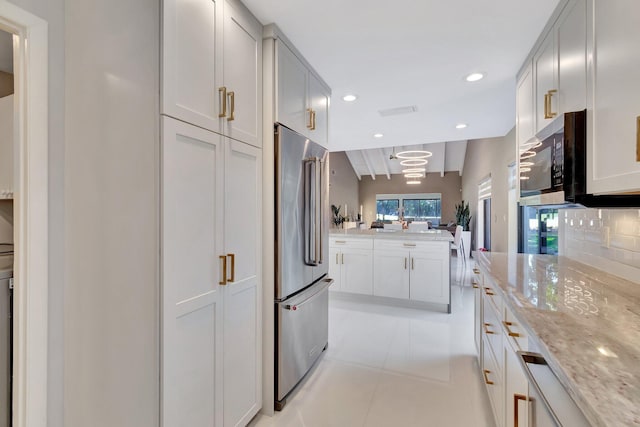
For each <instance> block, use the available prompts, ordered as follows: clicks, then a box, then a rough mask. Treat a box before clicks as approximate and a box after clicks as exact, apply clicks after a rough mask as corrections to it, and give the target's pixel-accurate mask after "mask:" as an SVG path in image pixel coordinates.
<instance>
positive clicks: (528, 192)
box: [519, 110, 587, 206]
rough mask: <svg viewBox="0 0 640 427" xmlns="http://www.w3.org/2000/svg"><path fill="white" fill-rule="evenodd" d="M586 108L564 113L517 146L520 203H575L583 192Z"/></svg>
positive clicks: (585, 163) (584, 189)
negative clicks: (518, 147)
mask: <svg viewBox="0 0 640 427" xmlns="http://www.w3.org/2000/svg"><path fill="white" fill-rule="evenodd" d="M586 115H587V113H586V110H583V111H575V112H571V113H565V114H563V115H562V116H560V117H558V118H557V119H556V120H555V121H553V122H552V123H551V124H550V125H549V126H547V127H545V129H543V131H542V132H541V133H539V134H538V135H536V137H535V138H533V139H532V140H530V141H528V142H526V143H525V144H522V145H521V146H520V150H519V154H520V163H519V172H520V204H521V205H530V206H536V205H565V204H577V203H580V202H581V201H582V200H583V197H584V196H586V193H587V191H586V190H587V188H586V182H587V176H586V175H587V158H586V149H587V147H586V145H587V139H586V134H587V128H586Z"/></svg>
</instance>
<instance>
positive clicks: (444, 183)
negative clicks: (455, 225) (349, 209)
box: [360, 172, 462, 224]
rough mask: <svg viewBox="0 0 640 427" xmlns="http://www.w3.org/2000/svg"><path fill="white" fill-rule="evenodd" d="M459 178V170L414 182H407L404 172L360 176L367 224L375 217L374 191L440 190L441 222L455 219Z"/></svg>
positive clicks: (383, 192)
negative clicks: (374, 176) (389, 174)
mask: <svg viewBox="0 0 640 427" xmlns="http://www.w3.org/2000/svg"><path fill="white" fill-rule="evenodd" d="M461 187H462V178H461V177H460V174H459V173H458V172H446V173H445V174H444V176H440V173H428V174H427V177H426V178H425V179H422V182H421V183H420V184H417V185H408V184H407V182H406V179H405V177H404V176H403V175H391V179H387V177H386V176H385V175H377V176H376V179H375V180H373V179H372V178H371V176H368V175H367V176H363V177H362V181H361V182H360V203H361V204H362V205H363V208H364V218H365V222H366V223H367V224H371V221H374V220H375V217H376V194H415V193H440V194H441V195H442V196H441V197H442V205H441V212H442V220H441V223H443V224H444V223H448V222H450V221H455V218H456V215H455V213H456V209H455V205H456V204H457V203H460V200H461Z"/></svg>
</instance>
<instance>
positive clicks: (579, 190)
mask: <svg viewBox="0 0 640 427" xmlns="http://www.w3.org/2000/svg"><path fill="white" fill-rule="evenodd" d="M586 115H587V113H586V111H584V110H583V111H576V112H572V113H567V114H565V115H564V150H563V151H564V153H563V154H564V172H563V174H564V180H563V181H564V182H563V186H562V189H563V190H564V194H565V200H567V201H569V202H574V203H575V202H577V199H576V197H580V196H582V195H584V194H586V193H587V147H586V146H587V144H586V141H587V126H586Z"/></svg>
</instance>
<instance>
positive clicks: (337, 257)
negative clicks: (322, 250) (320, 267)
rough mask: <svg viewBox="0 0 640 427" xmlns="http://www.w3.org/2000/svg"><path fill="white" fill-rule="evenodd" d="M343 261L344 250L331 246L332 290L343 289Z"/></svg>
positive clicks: (330, 270)
mask: <svg viewBox="0 0 640 427" xmlns="http://www.w3.org/2000/svg"><path fill="white" fill-rule="evenodd" d="M341 263H342V252H340V249H337V248H329V277H330V278H332V279H333V283H332V284H331V286H330V287H329V289H330V290H332V291H341V290H342V277H341Z"/></svg>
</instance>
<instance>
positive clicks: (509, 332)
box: [502, 321, 520, 338]
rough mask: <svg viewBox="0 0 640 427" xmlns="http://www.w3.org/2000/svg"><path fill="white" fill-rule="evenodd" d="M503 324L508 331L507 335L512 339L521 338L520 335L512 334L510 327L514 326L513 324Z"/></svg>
mask: <svg viewBox="0 0 640 427" xmlns="http://www.w3.org/2000/svg"><path fill="white" fill-rule="evenodd" d="M502 324H503V325H504V327H505V329H506V330H507V335H509V336H510V337H515V338H518V337H520V334H519V333H517V332H511V329H509V326H513V323H511V322H505V321H503V322H502Z"/></svg>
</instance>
